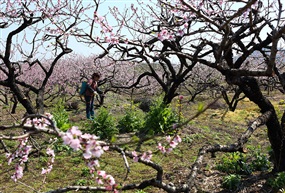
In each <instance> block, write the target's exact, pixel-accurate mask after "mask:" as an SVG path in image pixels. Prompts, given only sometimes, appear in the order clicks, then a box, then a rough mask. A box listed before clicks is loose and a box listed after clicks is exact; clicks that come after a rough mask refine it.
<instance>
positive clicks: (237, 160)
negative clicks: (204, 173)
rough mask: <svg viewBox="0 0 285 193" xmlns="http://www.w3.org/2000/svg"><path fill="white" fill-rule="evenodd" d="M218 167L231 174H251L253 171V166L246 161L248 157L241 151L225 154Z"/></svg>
mask: <svg viewBox="0 0 285 193" xmlns="http://www.w3.org/2000/svg"><path fill="white" fill-rule="evenodd" d="M217 169H218V170H220V171H222V172H226V173H230V174H234V173H245V174H250V173H251V172H252V171H251V167H250V166H249V165H248V164H247V163H246V157H245V156H244V155H243V154H242V153H240V152H234V153H228V154H225V155H223V157H222V161H221V163H220V164H218V165H217Z"/></svg>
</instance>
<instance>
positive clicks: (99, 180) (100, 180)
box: [96, 177, 104, 184]
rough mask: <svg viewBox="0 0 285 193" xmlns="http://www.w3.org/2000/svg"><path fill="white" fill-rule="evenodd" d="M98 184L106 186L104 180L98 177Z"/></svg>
mask: <svg viewBox="0 0 285 193" xmlns="http://www.w3.org/2000/svg"><path fill="white" fill-rule="evenodd" d="M96 182H97V183H98V184H104V183H103V181H102V179H100V178H98V177H97V178H96Z"/></svg>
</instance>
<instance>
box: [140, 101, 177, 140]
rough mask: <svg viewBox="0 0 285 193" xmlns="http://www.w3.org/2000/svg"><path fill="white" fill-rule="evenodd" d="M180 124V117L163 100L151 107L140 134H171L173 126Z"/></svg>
mask: <svg viewBox="0 0 285 193" xmlns="http://www.w3.org/2000/svg"><path fill="white" fill-rule="evenodd" d="M177 122H178V116H177V115H176V114H175V112H174V111H173V110H172V109H171V108H170V107H169V106H168V105H166V104H164V103H163V101H162V99H161V98H159V99H158V100H156V101H155V102H154V103H153V105H152V106H151V107H150V111H149V112H148V113H147V114H146V117H145V124H144V127H143V128H142V129H141V131H140V133H144V134H150V135H152V134H158V133H169V132H170V131H171V130H172V128H173V124H174V123H177Z"/></svg>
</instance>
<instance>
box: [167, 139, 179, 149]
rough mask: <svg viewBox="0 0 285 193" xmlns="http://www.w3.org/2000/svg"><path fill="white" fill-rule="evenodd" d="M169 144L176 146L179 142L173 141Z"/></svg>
mask: <svg viewBox="0 0 285 193" xmlns="http://www.w3.org/2000/svg"><path fill="white" fill-rule="evenodd" d="M169 145H170V147H172V148H175V147H176V146H177V145H178V143H177V142H176V141H171V142H170V143H169Z"/></svg>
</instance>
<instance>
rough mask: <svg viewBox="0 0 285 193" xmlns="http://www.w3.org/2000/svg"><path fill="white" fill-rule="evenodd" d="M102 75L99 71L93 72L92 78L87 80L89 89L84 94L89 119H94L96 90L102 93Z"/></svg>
mask: <svg viewBox="0 0 285 193" xmlns="http://www.w3.org/2000/svg"><path fill="white" fill-rule="evenodd" d="M100 77H101V75H100V74H99V73H93V74H92V77H91V79H89V80H88V81H87V89H86V91H85V94H84V99H85V103H86V117H87V119H94V114H95V112H94V96H95V94H96V92H97V93H98V94H100V95H101V94H102V91H101V90H100V89H99V87H98V81H99V79H100Z"/></svg>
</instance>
